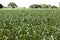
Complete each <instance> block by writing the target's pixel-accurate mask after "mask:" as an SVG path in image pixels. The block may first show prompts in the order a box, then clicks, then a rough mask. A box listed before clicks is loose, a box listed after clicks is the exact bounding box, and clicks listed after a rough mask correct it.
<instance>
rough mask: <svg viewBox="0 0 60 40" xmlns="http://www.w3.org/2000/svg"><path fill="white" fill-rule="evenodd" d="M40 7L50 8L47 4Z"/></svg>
mask: <svg viewBox="0 0 60 40" xmlns="http://www.w3.org/2000/svg"><path fill="white" fill-rule="evenodd" d="M40 6H41V7H42V8H49V6H48V5H46V4H40Z"/></svg>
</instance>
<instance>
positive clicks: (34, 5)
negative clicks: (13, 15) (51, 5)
mask: <svg viewBox="0 0 60 40" xmlns="http://www.w3.org/2000/svg"><path fill="white" fill-rule="evenodd" d="M29 8H41V6H40V5H38V4H33V5H30V7H29Z"/></svg>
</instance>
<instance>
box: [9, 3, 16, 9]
mask: <svg viewBox="0 0 60 40" xmlns="http://www.w3.org/2000/svg"><path fill="white" fill-rule="evenodd" d="M8 7H11V8H16V7H17V5H16V4H15V3H14V2H10V3H9V4H8Z"/></svg>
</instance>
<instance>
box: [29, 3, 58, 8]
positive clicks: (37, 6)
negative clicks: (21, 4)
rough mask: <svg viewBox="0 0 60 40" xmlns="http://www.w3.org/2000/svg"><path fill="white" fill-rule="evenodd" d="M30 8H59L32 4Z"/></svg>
mask: <svg viewBox="0 0 60 40" xmlns="http://www.w3.org/2000/svg"><path fill="white" fill-rule="evenodd" d="M29 8H58V7H56V6H52V5H46V4H40V5H38V4H32V5H30V7H29Z"/></svg>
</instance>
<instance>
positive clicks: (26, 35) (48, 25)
mask: <svg viewBox="0 0 60 40" xmlns="http://www.w3.org/2000/svg"><path fill="white" fill-rule="evenodd" d="M0 40H60V9H21V10H20V9H17V10H16V9H9V10H7V9H6V10H5V9H0Z"/></svg>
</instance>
